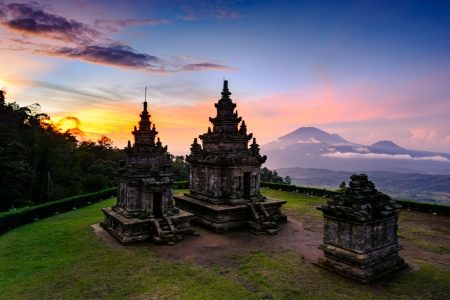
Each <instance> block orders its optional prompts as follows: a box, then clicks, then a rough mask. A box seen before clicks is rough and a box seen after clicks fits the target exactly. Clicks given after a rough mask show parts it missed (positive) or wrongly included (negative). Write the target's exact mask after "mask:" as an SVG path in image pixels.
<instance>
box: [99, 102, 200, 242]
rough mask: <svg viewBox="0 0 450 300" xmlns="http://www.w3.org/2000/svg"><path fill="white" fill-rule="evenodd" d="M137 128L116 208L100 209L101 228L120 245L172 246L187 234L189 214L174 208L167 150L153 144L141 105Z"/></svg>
mask: <svg viewBox="0 0 450 300" xmlns="http://www.w3.org/2000/svg"><path fill="white" fill-rule="evenodd" d="M140 117H141V120H140V121H139V128H136V126H135V127H134V131H133V132H132V134H133V136H134V140H135V142H134V144H133V146H131V143H130V141H128V147H127V149H126V154H127V158H126V164H125V165H124V166H122V168H121V169H120V172H119V173H120V174H119V176H118V192H117V204H116V205H115V206H113V207H112V208H105V209H103V213H104V214H105V217H106V219H105V221H104V222H103V223H102V224H101V225H102V226H103V228H105V229H106V230H107V231H109V232H110V233H111V234H112V235H113V236H114V237H115V238H116V239H117V240H119V241H120V242H121V243H124V244H127V243H133V242H138V241H143V240H147V239H152V240H153V241H154V242H157V243H167V244H173V243H175V242H176V241H179V240H180V239H181V238H182V234H183V233H191V232H192V230H191V228H190V221H192V220H193V219H194V216H193V215H192V214H191V213H188V212H186V211H183V210H180V209H178V208H176V207H174V203H173V193H172V184H173V181H174V175H173V172H172V167H171V159H170V156H169V154H168V153H167V146H165V147H163V146H162V144H161V141H160V140H159V138H158V139H157V140H156V141H155V138H156V135H157V134H158V132H157V131H156V127H155V124H153V126H152V123H151V122H150V114H149V113H148V110H147V102H146V101H145V102H144V110H143V111H142V113H141V115H140Z"/></svg>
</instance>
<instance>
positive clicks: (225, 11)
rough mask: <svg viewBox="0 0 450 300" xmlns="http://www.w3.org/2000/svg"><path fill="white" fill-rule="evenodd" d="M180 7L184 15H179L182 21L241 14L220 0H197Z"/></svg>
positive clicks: (232, 16)
mask: <svg viewBox="0 0 450 300" xmlns="http://www.w3.org/2000/svg"><path fill="white" fill-rule="evenodd" d="M182 9H183V10H184V11H185V13H186V14H185V15H182V16H179V19H181V20H184V21H196V20H201V19H207V18H213V19H218V20H224V19H239V18H241V17H242V15H241V14H240V13H239V12H238V11H235V10H233V9H231V8H230V7H229V5H228V4H227V3H225V2H221V1H215V2H214V1H211V2H208V1H199V2H195V1H194V2H193V3H192V4H190V5H184V6H183V7H182Z"/></svg>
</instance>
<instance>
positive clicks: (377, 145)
mask: <svg viewBox="0 0 450 300" xmlns="http://www.w3.org/2000/svg"><path fill="white" fill-rule="evenodd" d="M371 147H374V148H383V149H402V147H400V146H399V145H397V144H395V143H394V142H393V141H388V140H383V141H378V142H376V143H374V144H372V145H371Z"/></svg>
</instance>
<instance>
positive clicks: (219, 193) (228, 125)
mask: <svg viewBox="0 0 450 300" xmlns="http://www.w3.org/2000/svg"><path fill="white" fill-rule="evenodd" d="M230 95H231V93H230V91H229V90H228V81H227V80H225V81H224V84H223V91H222V98H221V99H220V100H219V102H218V103H216V104H215V107H216V108H217V116H216V117H215V118H209V120H210V122H211V123H212V124H213V128H212V129H211V128H208V132H207V133H204V134H202V135H200V139H201V140H202V144H203V145H200V143H198V141H197V139H194V143H193V144H192V146H191V153H190V155H188V156H187V158H186V160H187V161H188V162H189V164H190V166H191V173H190V192H189V193H188V194H185V195H184V196H181V197H175V201H176V204H177V206H178V207H180V208H182V209H185V210H187V211H189V212H191V213H193V214H195V215H196V217H197V220H196V221H198V222H200V223H201V224H203V225H206V226H207V227H209V228H211V229H213V230H215V231H218V232H220V231H227V230H229V229H233V228H238V227H244V226H249V227H250V229H251V230H252V231H253V232H255V233H266V232H267V233H271V234H274V233H276V232H277V230H278V223H280V222H286V220H287V218H286V216H285V215H283V214H282V213H281V206H282V205H283V204H285V203H286V201H282V200H275V199H268V198H266V197H264V196H262V195H261V194H260V192H259V184H260V167H261V165H262V164H263V163H264V162H265V161H266V159H267V157H266V156H261V154H260V150H259V145H258V144H257V143H256V140H255V139H254V138H253V135H252V134H251V133H250V134H248V133H247V126H246V125H245V121H242V118H241V117H239V116H238V113H237V111H236V112H235V108H236V104H235V103H233V102H232V100H231V99H230ZM241 121H242V122H241ZM239 123H240V126H239ZM252 138H253V143H252V144H251V145H250V147H249V145H248V144H249V141H251V140H252Z"/></svg>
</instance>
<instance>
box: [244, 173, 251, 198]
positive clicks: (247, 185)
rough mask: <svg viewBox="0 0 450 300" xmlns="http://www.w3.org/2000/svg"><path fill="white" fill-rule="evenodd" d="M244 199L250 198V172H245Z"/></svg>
mask: <svg viewBox="0 0 450 300" xmlns="http://www.w3.org/2000/svg"><path fill="white" fill-rule="evenodd" d="M244 199H250V172H245V173H244Z"/></svg>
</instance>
